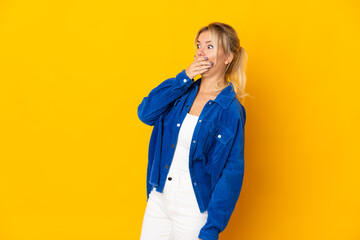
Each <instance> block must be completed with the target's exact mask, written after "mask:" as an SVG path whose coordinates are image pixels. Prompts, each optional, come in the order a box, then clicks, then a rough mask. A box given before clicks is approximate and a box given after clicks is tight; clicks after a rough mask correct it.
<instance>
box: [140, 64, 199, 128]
mask: <svg viewBox="0 0 360 240" xmlns="http://www.w3.org/2000/svg"><path fill="white" fill-rule="evenodd" d="M193 82H194V80H193V79H190V78H189V77H188V76H187V75H186V73H185V69H184V70H182V71H181V72H180V73H178V74H177V75H176V77H175V78H169V79H167V80H165V81H163V82H162V83H160V85H158V86H157V87H155V88H154V89H153V90H151V92H150V93H149V95H148V96H147V97H144V98H143V100H142V102H141V103H140V105H139V107H138V110H137V114H138V117H139V119H140V120H141V121H142V122H143V123H145V124H147V125H150V126H154V124H155V122H156V120H157V119H158V118H159V117H160V116H161V115H162V114H163V113H164V112H165V111H166V110H167V109H168V108H169V107H170V106H171V103H172V102H173V101H175V100H176V99H177V98H179V97H180V96H181V95H183V94H184V93H185V92H186V91H187V90H188V89H189V88H190V86H191V85H192V83H193Z"/></svg>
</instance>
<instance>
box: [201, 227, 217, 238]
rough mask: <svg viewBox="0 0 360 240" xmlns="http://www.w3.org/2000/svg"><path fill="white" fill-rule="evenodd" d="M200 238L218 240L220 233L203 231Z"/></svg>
mask: <svg viewBox="0 0 360 240" xmlns="http://www.w3.org/2000/svg"><path fill="white" fill-rule="evenodd" d="M198 238H199V239H201V240H218V239H219V233H217V232H210V231H207V230H204V229H201V230H200V233H199V236H198Z"/></svg>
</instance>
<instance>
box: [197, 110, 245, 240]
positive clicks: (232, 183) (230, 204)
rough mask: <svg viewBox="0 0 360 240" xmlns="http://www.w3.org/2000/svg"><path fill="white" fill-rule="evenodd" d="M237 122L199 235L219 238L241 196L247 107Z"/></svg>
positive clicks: (211, 239)
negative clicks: (205, 220) (229, 148)
mask: <svg viewBox="0 0 360 240" xmlns="http://www.w3.org/2000/svg"><path fill="white" fill-rule="evenodd" d="M242 113H243V114H241V117H240V119H239V121H238V124H237V130H236V134H235V139H234V141H233V145H232V148H231V150H230V154H229V157H228V159H227V161H226V163H225V166H224V169H223V170H222V173H221V176H220V178H219V180H218V182H217V183H216V185H215V188H214V191H213V192H212V195H211V199H210V202H209V206H208V210H207V211H208V218H207V222H206V223H205V225H204V226H203V227H202V228H201V230H200V233H199V235H198V237H199V238H200V239H203V240H217V239H218V238H219V233H220V232H222V231H223V230H224V229H225V227H226V225H227V224H228V222H229V219H230V216H231V214H232V212H233V210H234V208H235V205H236V202H237V200H238V198H239V195H240V191H241V187H242V182H243V177H244V140H245V137H244V133H245V132H244V129H245V119H246V115H245V109H244V108H243V112H242Z"/></svg>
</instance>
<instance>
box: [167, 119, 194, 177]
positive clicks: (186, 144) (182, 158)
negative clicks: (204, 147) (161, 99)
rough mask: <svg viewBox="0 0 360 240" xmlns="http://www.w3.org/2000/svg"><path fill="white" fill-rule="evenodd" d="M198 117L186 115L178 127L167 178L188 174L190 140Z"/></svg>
mask: <svg viewBox="0 0 360 240" xmlns="http://www.w3.org/2000/svg"><path fill="white" fill-rule="evenodd" d="M198 118H199V116H195V115H192V114H189V113H187V114H186V117H185V119H184V121H183V123H182V125H181V127H180V131H179V136H178V140H177V144H176V148H175V153H174V157H173V160H172V163H171V165H170V170H169V173H168V176H171V175H185V174H189V175H190V173H189V153H190V145H191V139H192V136H193V133H194V129H195V126H196V123H197V121H198Z"/></svg>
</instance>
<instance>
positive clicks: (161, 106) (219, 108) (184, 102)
mask: <svg viewBox="0 0 360 240" xmlns="http://www.w3.org/2000/svg"><path fill="white" fill-rule="evenodd" d="M201 80H202V78H200V79H198V80H196V81H194V79H190V78H189V77H188V76H187V75H186V73H185V69H184V70H182V71H181V72H180V73H178V74H177V75H176V77H175V78H169V79H167V80H165V81H163V82H162V83H161V84H159V85H158V86H157V87H155V88H154V89H153V90H151V91H150V93H149V95H148V96H147V97H144V98H143V100H142V102H141V103H140V105H139V106H138V110H137V114H138V117H139V119H140V120H141V121H142V122H143V123H145V124H147V125H150V126H154V128H153V130H152V134H151V137H150V144H149V155H148V167H147V178H146V184H147V199H149V194H150V192H151V190H152V189H153V187H156V191H158V192H162V191H163V188H164V185H165V182H166V177H167V174H168V172H169V169H170V164H171V162H172V159H173V156H174V151H175V147H176V143H177V138H178V134H179V130H180V126H181V124H182V122H183V120H184V118H185V116H186V114H187V113H188V112H189V110H190V108H191V106H192V104H193V102H194V99H195V97H196V94H197V92H198V89H199V84H200V82H201ZM245 120H246V113H245V108H244V107H243V105H242V104H241V103H240V102H239V100H238V99H237V98H236V97H235V92H234V90H233V85H232V84H231V83H230V85H229V86H227V87H226V88H225V89H223V90H222V91H221V92H220V93H219V94H218V95H217V96H216V98H215V99H214V100H209V101H208V102H207V103H206V104H205V106H204V108H203V109H202V111H201V114H200V116H199V118H198V122H197V124H196V126H195V129H194V133H193V137H192V140H191V145H190V153H189V171H190V176H191V181H192V185H193V188H194V193H195V196H196V200H197V203H198V205H199V210H200V212H205V211H207V212H208V218H207V222H206V223H205V225H204V226H203V227H202V228H201V230H200V233H199V236H198V237H199V238H200V239H203V240H217V239H218V238H219V233H220V232H222V231H223V230H224V229H225V227H226V225H227V224H228V222H229V219H230V216H231V214H232V212H233V210H234V208H235V205H236V202H237V200H238V198H239V195H240V191H241V187H242V182H243V177H244V130H245Z"/></svg>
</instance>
